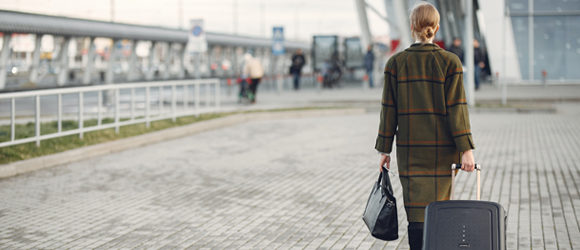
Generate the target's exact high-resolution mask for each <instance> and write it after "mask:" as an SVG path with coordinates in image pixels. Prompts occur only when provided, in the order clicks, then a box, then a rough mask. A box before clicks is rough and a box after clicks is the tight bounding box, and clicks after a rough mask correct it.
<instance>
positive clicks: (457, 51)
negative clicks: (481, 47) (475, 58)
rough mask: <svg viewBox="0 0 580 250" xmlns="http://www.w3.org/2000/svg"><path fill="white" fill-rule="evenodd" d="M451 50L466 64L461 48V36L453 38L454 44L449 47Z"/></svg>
mask: <svg viewBox="0 0 580 250" xmlns="http://www.w3.org/2000/svg"><path fill="white" fill-rule="evenodd" d="M449 52H451V53H453V54H455V55H457V57H459V60H461V64H464V62H463V49H462V48H461V39H459V37H456V38H455V39H453V44H452V45H451V46H450V47H449Z"/></svg>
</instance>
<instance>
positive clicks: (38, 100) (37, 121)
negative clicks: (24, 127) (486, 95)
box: [34, 95, 40, 147]
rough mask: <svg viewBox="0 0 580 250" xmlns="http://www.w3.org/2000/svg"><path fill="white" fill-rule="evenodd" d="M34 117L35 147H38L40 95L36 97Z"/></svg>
mask: <svg viewBox="0 0 580 250" xmlns="http://www.w3.org/2000/svg"><path fill="white" fill-rule="evenodd" d="M35 114H36V117H35V119H34V125H35V128H34V130H35V137H36V146H37V147H40V95H36V112H35Z"/></svg>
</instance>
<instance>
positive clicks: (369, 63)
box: [364, 45, 375, 88]
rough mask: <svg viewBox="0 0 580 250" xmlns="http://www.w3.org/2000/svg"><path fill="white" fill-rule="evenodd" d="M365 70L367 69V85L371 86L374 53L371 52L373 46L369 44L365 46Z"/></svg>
mask: <svg viewBox="0 0 580 250" xmlns="http://www.w3.org/2000/svg"><path fill="white" fill-rule="evenodd" d="M364 62H365V70H366V71H367V77H368V78H369V87H371V88H373V87H374V85H373V68H374V67H375V54H374V53H373V46H372V45H369V46H368V47H367V54H366V55H365V60H364Z"/></svg>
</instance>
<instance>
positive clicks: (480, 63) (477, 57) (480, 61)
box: [473, 39, 485, 90]
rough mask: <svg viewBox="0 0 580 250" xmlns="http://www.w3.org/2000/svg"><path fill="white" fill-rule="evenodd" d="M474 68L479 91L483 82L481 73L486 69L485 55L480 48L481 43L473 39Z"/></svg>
mask: <svg viewBox="0 0 580 250" xmlns="http://www.w3.org/2000/svg"><path fill="white" fill-rule="evenodd" d="M473 66H474V68H475V70H474V71H473V72H474V74H475V90H478V89H479V82H480V81H481V71H483V68H485V55H484V54H483V51H482V50H481V48H480V47H479V41H477V39H473Z"/></svg>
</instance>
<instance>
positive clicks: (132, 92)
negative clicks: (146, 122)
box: [131, 88, 135, 120]
mask: <svg viewBox="0 0 580 250" xmlns="http://www.w3.org/2000/svg"><path fill="white" fill-rule="evenodd" d="M131 120H135V88H131Z"/></svg>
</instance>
